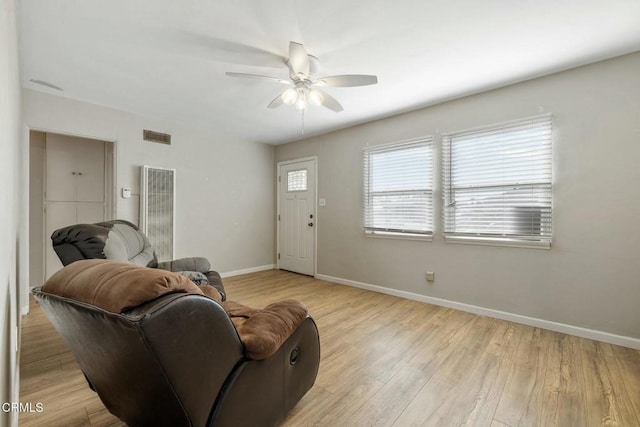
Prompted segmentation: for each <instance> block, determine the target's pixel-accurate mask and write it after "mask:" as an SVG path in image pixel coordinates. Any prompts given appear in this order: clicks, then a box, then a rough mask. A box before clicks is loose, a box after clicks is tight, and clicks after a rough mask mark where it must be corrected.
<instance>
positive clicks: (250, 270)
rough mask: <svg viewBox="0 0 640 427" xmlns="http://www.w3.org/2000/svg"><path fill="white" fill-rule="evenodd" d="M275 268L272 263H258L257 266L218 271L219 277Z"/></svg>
mask: <svg viewBox="0 0 640 427" xmlns="http://www.w3.org/2000/svg"><path fill="white" fill-rule="evenodd" d="M274 268H275V265H274V264H267V265H259V266H257V267H249V268H243V269H242V270H234V271H227V272H224V273H220V277H223V278H224V277H231V276H239V275H241V274H249V273H255V272H257V271H264V270H273V269H274Z"/></svg>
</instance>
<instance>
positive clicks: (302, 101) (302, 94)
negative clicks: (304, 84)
mask: <svg viewBox="0 0 640 427" xmlns="http://www.w3.org/2000/svg"><path fill="white" fill-rule="evenodd" d="M307 105H309V102H308V101H307V91H306V90H304V89H298V98H297V99H296V103H295V106H296V110H305V109H306V108H307Z"/></svg>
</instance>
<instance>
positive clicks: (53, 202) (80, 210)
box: [44, 133, 106, 279]
mask: <svg viewBox="0 0 640 427" xmlns="http://www.w3.org/2000/svg"><path fill="white" fill-rule="evenodd" d="M105 144H106V143H105V142H104V141H97V140H91V139H86V138H78V137H73V136H66V135H58V134H52V133H47V134H46V142H45V194H44V208H45V212H44V217H45V218H44V224H45V227H44V231H45V236H44V246H45V257H44V258H45V279H47V278H49V277H51V275H52V274H53V273H55V272H56V271H57V270H59V269H60V268H61V267H62V264H61V263H60V260H59V259H58V256H57V255H56V253H55V251H54V250H53V245H52V243H51V234H52V233H53V232H54V231H55V230H57V229H58V228H62V227H65V226H68V225H72V224H80V223H94V222H100V221H104V219H105V214H106V212H105V208H106V205H105Z"/></svg>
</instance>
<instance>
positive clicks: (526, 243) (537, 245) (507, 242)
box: [444, 236, 551, 249]
mask: <svg viewBox="0 0 640 427" xmlns="http://www.w3.org/2000/svg"><path fill="white" fill-rule="evenodd" d="M444 240H445V241H446V242H447V243H456V244H464V245H483V246H504V247H510V248H529V249H551V242H550V241H535V240H519V239H509V238H500V237H481V236H444Z"/></svg>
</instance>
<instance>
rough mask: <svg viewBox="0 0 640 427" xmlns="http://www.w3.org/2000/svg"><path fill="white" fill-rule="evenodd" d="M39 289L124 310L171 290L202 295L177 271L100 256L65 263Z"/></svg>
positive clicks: (114, 311) (115, 311) (118, 311)
mask: <svg viewBox="0 0 640 427" xmlns="http://www.w3.org/2000/svg"><path fill="white" fill-rule="evenodd" d="M42 289H43V290H44V291H45V292H47V293H50V294H54V295H58V296H61V297H65V298H71V299H74V300H76V301H82V302H85V303H87V304H91V305H95V306H97V307H100V308H102V309H104V310H107V311H109V312H111V313H124V312H125V311H127V310H129V309H132V308H134V307H138V306H139V305H142V304H144V303H147V302H149V301H152V300H154V299H156V298H158V297H161V296H163V295H167V294H171V293H189V294H198V295H204V294H203V292H202V291H201V290H200V287H199V286H197V285H196V284H195V283H193V282H192V281H190V280H189V279H188V278H187V277H185V276H182V275H180V274H177V273H172V272H171V271H167V270H160V269H157V268H145V267H138V266H136V265H132V264H128V263H124V262H118V261H110V260H102V259H86V260H80V261H77V262H74V263H72V264H70V265H67V266H66V267H64V268H62V269H60V270H58V271H57V272H56V273H55V274H54V275H53V276H51V278H49V280H47V282H46V283H45V284H44V286H43V287H42Z"/></svg>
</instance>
